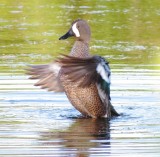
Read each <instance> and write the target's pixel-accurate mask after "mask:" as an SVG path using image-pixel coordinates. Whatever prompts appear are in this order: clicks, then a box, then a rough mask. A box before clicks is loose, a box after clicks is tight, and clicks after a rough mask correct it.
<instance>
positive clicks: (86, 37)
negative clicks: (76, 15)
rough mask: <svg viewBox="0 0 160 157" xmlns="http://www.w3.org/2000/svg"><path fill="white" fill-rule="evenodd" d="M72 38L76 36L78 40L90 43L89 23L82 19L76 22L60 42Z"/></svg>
mask: <svg viewBox="0 0 160 157" xmlns="http://www.w3.org/2000/svg"><path fill="white" fill-rule="evenodd" d="M71 36H75V37H76V38H77V40H80V41H82V42H85V43H89V41H90V36H91V32H90V27H89V25H88V24H87V22H86V21H85V20H81V19H78V20H75V21H74V22H73V23H72V25H71V28H70V29H69V31H68V32H67V33H66V34H65V35H63V36H61V37H60V38H59V40H64V39H67V38H68V37H71Z"/></svg>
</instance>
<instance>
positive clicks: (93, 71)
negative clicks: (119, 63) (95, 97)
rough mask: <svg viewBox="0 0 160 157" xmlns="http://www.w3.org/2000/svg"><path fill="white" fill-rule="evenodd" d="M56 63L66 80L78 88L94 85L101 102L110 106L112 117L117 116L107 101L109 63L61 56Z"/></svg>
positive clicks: (92, 58)
mask: <svg viewBox="0 0 160 157" xmlns="http://www.w3.org/2000/svg"><path fill="white" fill-rule="evenodd" d="M56 62H57V63H59V64H61V66H62V69H63V73H64V74H66V75H68V79H70V81H72V82H78V83H79V86H80V87H88V86H90V85H91V84H92V83H95V84H96V85H97V90H98V93H99V96H100V99H101V101H102V102H103V103H104V104H106V105H107V104H109V105H110V109H111V114H112V115H114V116H118V115H119V114H118V113H117V112H116V110H115V109H114V107H113V106H112V104H111V103H110V101H109V100H110V76H111V71H110V67H109V63H108V62H107V61H106V60H105V59H104V58H103V57H101V56H92V57H88V58H78V57H73V56H68V55H62V57H61V58H58V59H57V60H56ZM82 78H84V79H82ZM80 80H83V81H80Z"/></svg>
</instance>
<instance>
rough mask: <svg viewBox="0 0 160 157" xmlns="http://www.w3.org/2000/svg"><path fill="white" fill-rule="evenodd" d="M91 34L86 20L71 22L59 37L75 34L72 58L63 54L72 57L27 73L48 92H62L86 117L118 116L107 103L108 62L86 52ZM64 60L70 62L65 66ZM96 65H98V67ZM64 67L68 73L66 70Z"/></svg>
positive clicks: (31, 68) (108, 84) (108, 102)
mask: <svg viewBox="0 0 160 157" xmlns="http://www.w3.org/2000/svg"><path fill="white" fill-rule="evenodd" d="M90 35H91V33H90V28H89V25H88V24H87V22H86V21H84V20H76V21H74V22H73V23H72V26H71V28H70V29H69V31H68V32H67V33H66V34H65V35H63V36H62V37H60V38H59V39H60V40H64V39H67V38H68V37H70V36H75V37H76V41H75V43H74V45H73V48H72V50H71V52H70V54H69V56H73V57H67V56H66V59H71V60H70V61H69V60H66V59H65V58H64V59H58V60H56V61H54V62H53V63H51V64H48V65H38V66H31V67H30V68H29V69H28V74H29V75H32V77H31V79H39V81H38V83H36V84H35V85H37V86H41V87H42V88H47V89H48V90H49V91H55V92H65V93H66V95H67V97H68V99H69V101H70V102H71V104H72V105H73V106H74V107H75V108H76V109H77V110H78V111H80V112H81V113H82V114H83V115H85V116H90V117H92V118H98V117H106V118H110V117H111V116H112V115H115V116H118V115H119V114H118V113H117V112H116V110H115V109H114V107H113V106H112V105H111V103H110V88H109V87H110V81H109V80H110V78H109V76H110V68H109V65H108V62H106V61H105V59H104V58H103V57H100V56H92V55H91V54H90V53H89V41H90ZM64 57H65V56H64ZM80 58H82V59H80ZM83 58H87V59H83ZM89 58H90V59H91V60H90V62H89V60H88V59H89ZM72 61H73V62H74V64H72ZM64 62H65V64H67V63H68V64H69V63H70V65H69V66H67V65H65V66H64V65H63V63H64ZM75 62H77V63H75ZM90 64H92V65H90ZM74 67H75V68H74ZM97 67H99V69H98V70H97ZM67 68H68V73H66V71H67ZM78 69H79V71H78ZM102 71H103V72H102ZM103 75H104V76H103ZM71 76H72V77H71ZM94 76H95V78H94ZM78 77H79V78H78ZM71 78H73V80H74V81H73V80H72V79H71ZM82 82H84V83H83V86H81V85H80V84H82ZM88 82H90V83H88Z"/></svg>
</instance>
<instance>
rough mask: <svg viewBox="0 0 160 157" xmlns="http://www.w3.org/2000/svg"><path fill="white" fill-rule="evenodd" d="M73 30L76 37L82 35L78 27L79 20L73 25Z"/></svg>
mask: <svg viewBox="0 0 160 157" xmlns="http://www.w3.org/2000/svg"><path fill="white" fill-rule="evenodd" d="M72 30H73V32H74V33H75V35H76V37H80V33H79V30H78V29H77V22H76V23H75V24H74V25H73V26H72Z"/></svg>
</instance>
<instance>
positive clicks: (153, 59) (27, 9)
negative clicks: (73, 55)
mask: <svg viewBox="0 0 160 157" xmlns="http://www.w3.org/2000/svg"><path fill="white" fill-rule="evenodd" d="M159 6H160V1H159V0H154V1H148V0H142V1H139V0H130V1H127V0H125V1H117V0H114V1H106V0H94V1H92V0H87V1H84V0H81V1H76V0H70V1H65V0H62V1H58V0H54V1H52V0H45V1H44V0H33V1H18V0H15V1H10V0H1V2H0V15H1V16H0V31H1V34H0V51H1V55H0V63H1V65H0V69H1V72H2V73H6V72H15V71H18V72H20V73H21V72H23V70H22V69H24V67H25V66H26V64H40V63H47V62H51V61H52V59H53V58H54V56H57V55H58V54H59V53H68V52H69V51H70V49H71V47H72V44H73V42H74V39H70V40H67V41H59V40H58V38H59V37H60V36H61V35H63V34H64V33H65V32H66V31H67V30H68V28H69V26H70V23H71V22H72V21H73V20H74V19H77V18H83V19H86V20H87V21H88V22H89V24H90V25H91V30H92V41H91V45H90V46H91V52H92V53H93V54H100V55H103V56H106V58H108V60H109V61H110V63H111V67H112V68H114V67H117V66H116V65H117V64H121V65H123V66H121V67H124V68H125V67H126V66H127V67H131V68H135V67H136V68H141V67H142V66H140V67H139V65H144V66H143V68H147V69H160V53H159V51H160V44H159V30H160V27H159V18H160V9H159ZM133 65H136V66H133ZM146 65H147V66H146Z"/></svg>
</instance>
